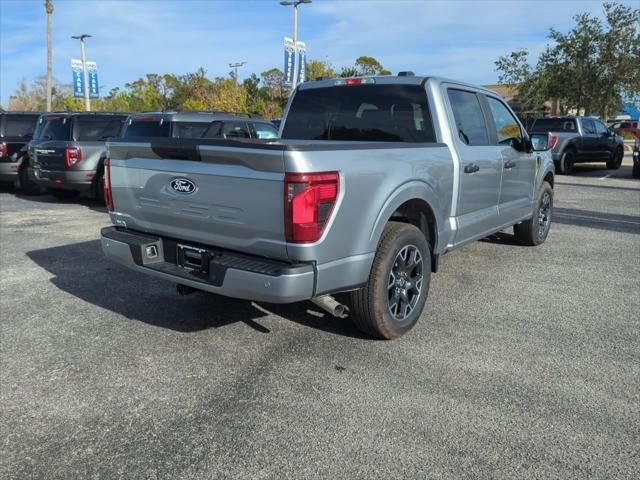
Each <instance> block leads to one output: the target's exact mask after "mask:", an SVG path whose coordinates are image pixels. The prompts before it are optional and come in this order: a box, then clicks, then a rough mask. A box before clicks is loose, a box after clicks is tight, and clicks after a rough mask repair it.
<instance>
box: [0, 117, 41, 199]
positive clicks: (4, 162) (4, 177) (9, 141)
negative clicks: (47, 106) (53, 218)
mask: <svg viewBox="0 0 640 480" xmlns="http://www.w3.org/2000/svg"><path fill="white" fill-rule="evenodd" d="M38 117H40V113H37V112H2V113H0V181H1V182H10V183H12V184H14V185H15V186H16V187H17V188H20V189H21V190H24V191H26V192H29V193H33V192H35V191H37V190H38V188H37V186H35V184H34V183H33V182H31V181H30V180H29V176H28V173H27V168H28V165H29V160H28V153H27V148H26V147H27V144H28V143H29V141H30V140H31V139H32V138H33V132H34V130H35V128H36V124H37V122H38Z"/></svg>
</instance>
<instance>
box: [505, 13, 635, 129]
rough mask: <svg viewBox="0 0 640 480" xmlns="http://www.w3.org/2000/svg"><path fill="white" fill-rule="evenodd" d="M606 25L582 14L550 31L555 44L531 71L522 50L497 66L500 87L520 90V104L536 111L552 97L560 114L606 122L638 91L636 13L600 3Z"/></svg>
mask: <svg viewBox="0 0 640 480" xmlns="http://www.w3.org/2000/svg"><path fill="white" fill-rule="evenodd" d="M603 8H604V17H605V21H604V23H603V22H602V21H600V20H599V19H598V18H595V17H592V16H591V15H589V14H586V13H582V14H578V15H576V16H575V17H574V21H575V25H574V26H573V27H572V28H571V29H570V30H569V31H568V32H567V33H562V32H559V31H557V30H554V29H551V30H550V31H549V38H550V39H551V40H552V41H553V44H551V45H549V46H547V48H546V49H545V50H544V51H543V52H542V54H541V55H540V57H539V59H538V62H537V64H536V65H535V68H531V66H530V65H529V62H528V54H527V52H526V50H518V51H515V52H512V53H511V54H510V55H508V56H503V57H500V58H499V59H498V60H497V61H496V62H495V64H496V69H497V71H498V73H499V82H500V83H508V84H517V85H518V96H519V97H520V99H521V101H523V102H524V103H525V104H528V105H529V107H531V106H532V105H537V106H539V105H540V104H542V103H544V100H548V99H551V98H556V99H558V100H559V102H560V106H561V111H567V110H569V109H571V110H575V111H577V112H578V113H581V112H585V113H587V114H590V113H592V112H595V113H597V114H598V115H600V116H601V117H602V118H603V119H604V120H605V121H606V120H607V119H608V117H609V115H610V114H612V113H613V112H615V111H616V110H617V109H618V108H619V107H620V105H621V102H622V99H623V98H632V97H634V96H635V95H637V94H638V92H639V91H640V33H639V29H638V24H639V23H640V9H634V8H632V7H630V6H626V5H621V4H618V3H605V4H604V7H603Z"/></svg>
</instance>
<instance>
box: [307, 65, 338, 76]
mask: <svg viewBox="0 0 640 480" xmlns="http://www.w3.org/2000/svg"><path fill="white" fill-rule="evenodd" d="M335 75H336V73H335V71H334V68H333V65H331V64H330V63H329V62H327V61H324V60H309V61H308V62H307V72H306V77H307V78H308V79H309V80H315V79H316V78H320V77H329V78H332V77H335Z"/></svg>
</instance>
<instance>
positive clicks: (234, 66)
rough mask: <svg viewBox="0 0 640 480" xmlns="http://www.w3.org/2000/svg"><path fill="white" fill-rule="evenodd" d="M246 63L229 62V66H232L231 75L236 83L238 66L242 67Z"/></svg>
mask: <svg viewBox="0 0 640 480" xmlns="http://www.w3.org/2000/svg"><path fill="white" fill-rule="evenodd" d="M246 64H247V62H236V63H230V64H229V66H230V67H231V68H233V72H234V73H233V76H234V77H235V79H236V83H238V68H240V67H243V66H245V65H246Z"/></svg>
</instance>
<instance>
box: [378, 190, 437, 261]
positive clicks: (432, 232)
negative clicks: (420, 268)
mask: <svg viewBox="0 0 640 480" xmlns="http://www.w3.org/2000/svg"><path fill="white" fill-rule="evenodd" d="M389 220H390V221H394V222H405V223H410V224H411V225H415V226H416V227H418V228H419V229H420V230H421V231H422V233H424V236H425V237H426V239H427V242H428V243H429V247H430V249H431V257H432V261H431V268H432V270H433V269H435V268H436V267H437V262H436V261H435V260H436V258H435V257H436V255H435V253H434V252H435V249H436V244H437V242H438V229H437V225H436V217H435V215H434V214H433V210H432V209H431V206H430V205H429V204H428V203H427V202H425V201H424V200H421V199H419V198H415V199H413V200H408V201H406V202H404V203H403V204H402V205H400V206H399V207H398V208H397V209H396V211H395V212H393V215H391V218H390V219H389ZM434 271H435V270H434Z"/></svg>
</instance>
